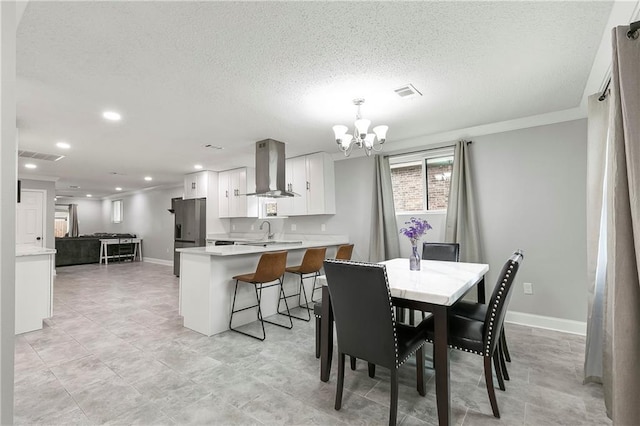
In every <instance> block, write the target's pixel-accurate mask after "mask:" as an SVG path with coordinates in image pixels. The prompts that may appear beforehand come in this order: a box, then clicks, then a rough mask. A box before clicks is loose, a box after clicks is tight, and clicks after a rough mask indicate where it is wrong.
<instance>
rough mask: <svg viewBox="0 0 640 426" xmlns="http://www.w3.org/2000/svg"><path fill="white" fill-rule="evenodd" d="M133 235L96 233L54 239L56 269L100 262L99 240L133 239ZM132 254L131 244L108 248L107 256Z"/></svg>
mask: <svg viewBox="0 0 640 426" xmlns="http://www.w3.org/2000/svg"><path fill="white" fill-rule="evenodd" d="M135 237H136V236H135V235H133V234H110V233H103V232H100V233H96V234H91V235H82V236H79V237H60V238H56V247H55V248H56V250H57V253H56V267H58V266H69V265H82V264H86V263H99V262H100V239H102V238H135ZM118 250H119V253H121V254H125V253H133V244H116V245H110V246H108V251H109V254H114V253H115V252H116V251H118Z"/></svg>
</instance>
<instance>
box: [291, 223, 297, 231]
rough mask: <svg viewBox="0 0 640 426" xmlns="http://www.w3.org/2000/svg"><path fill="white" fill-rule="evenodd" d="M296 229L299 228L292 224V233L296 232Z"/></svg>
mask: <svg viewBox="0 0 640 426" xmlns="http://www.w3.org/2000/svg"><path fill="white" fill-rule="evenodd" d="M296 228H297V227H296V224H295V223H292V224H291V230H292V231H295V230H296Z"/></svg>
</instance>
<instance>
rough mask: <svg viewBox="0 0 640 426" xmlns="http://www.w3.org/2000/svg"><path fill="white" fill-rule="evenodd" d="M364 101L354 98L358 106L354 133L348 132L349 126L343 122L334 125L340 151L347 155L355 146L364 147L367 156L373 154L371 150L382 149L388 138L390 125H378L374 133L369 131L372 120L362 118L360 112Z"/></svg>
mask: <svg viewBox="0 0 640 426" xmlns="http://www.w3.org/2000/svg"><path fill="white" fill-rule="evenodd" d="M363 103H364V99H362V98H358V99H354V100H353V104H354V105H355V106H357V107H358V112H357V113H356V121H355V123H354V124H355V130H354V131H353V134H350V133H347V132H348V131H349V128H348V127H347V126H343V125H341V124H338V125H335V126H333V132H334V133H335V135H336V143H337V144H338V148H339V149H340V151H342V152H344V155H345V157H348V156H349V155H350V154H351V151H352V150H353V147H354V146H357V147H358V148H364V149H365V153H366V154H367V156H369V155H371V151H376V152H378V151H382V144H383V143H384V141H385V140H386V138H387V130H388V129H389V126H376V127H374V128H373V133H368V131H369V126H370V125H371V120H367V119H366V118H362V114H361V113H360V106H362V104H363ZM376 137H377V141H378V147H377V148H376V146H375V143H376Z"/></svg>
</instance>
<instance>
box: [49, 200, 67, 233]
mask: <svg viewBox="0 0 640 426" xmlns="http://www.w3.org/2000/svg"><path fill="white" fill-rule="evenodd" d="M56 209H57V206H56ZM67 232H69V212H68V211H62V210H56V212H55V221H54V231H53V233H54V235H55V237H56V238H60V237H64V236H66V235H67Z"/></svg>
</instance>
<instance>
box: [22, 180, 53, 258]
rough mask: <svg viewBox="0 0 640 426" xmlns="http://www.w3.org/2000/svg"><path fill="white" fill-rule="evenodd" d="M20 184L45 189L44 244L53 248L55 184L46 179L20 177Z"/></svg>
mask: <svg viewBox="0 0 640 426" xmlns="http://www.w3.org/2000/svg"><path fill="white" fill-rule="evenodd" d="M20 184H21V187H22V189H44V190H45V191H47V195H46V197H45V198H46V203H47V208H46V211H45V212H44V215H45V223H46V229H45V230H44V231H45V238H46V244H45V246H46V247H48V248H55V245H56V241H55V238H54V220H55V214H56V206H55V203H56V202H55V201H54V198H55V197H56V184H55V182H52V181H47V180H31V179H20Z"/></svg>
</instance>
